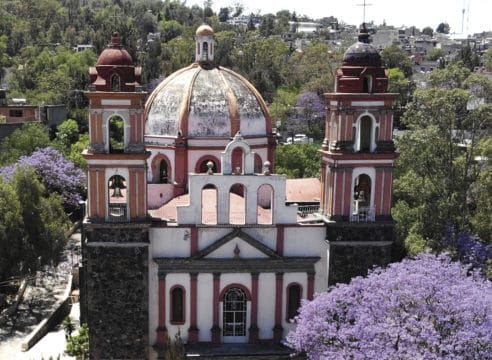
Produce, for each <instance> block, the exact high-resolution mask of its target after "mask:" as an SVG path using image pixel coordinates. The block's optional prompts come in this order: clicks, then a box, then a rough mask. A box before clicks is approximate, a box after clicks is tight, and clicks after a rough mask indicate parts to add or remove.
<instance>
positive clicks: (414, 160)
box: [393, 67, 492, 253]
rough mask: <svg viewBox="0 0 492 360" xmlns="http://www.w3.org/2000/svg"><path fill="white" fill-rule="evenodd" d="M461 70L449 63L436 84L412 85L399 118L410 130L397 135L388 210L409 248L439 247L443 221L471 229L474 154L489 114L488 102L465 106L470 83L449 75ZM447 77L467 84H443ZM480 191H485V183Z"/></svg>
mask: <svg viewBox="0 0 492 360" xmlns="http://www.w3.org/2000/svg"><path fill="white" fill-rule="evenodd" d="M446 71H448V73H444V72H446ZM466 71H467V69H466V70H465V71H464V73H466ZM436 72H437V70H436ZM461 73H462V72H461V71H459V69H455V68H452V67H451V68H450V69H449V68H448V69H445V70H442V73H438V75H439V76H438V79H439V81H437V80H436V79H434V82H432V83H433V84H435V85H437V86H440V88H431V89H427V90H417V91H416V92H415V93H414V101H413V102H412V103H410V104H409V106H408V110H407V111H406V112H405V114H404V117H403V119H402V122H403V123H404V124H405V125H406V126H407V127H408V128H409V129H411V130H412V131H410V132H408V133H406V134H405V135H403V136H401V137H399V138H398V139H397V146H398V148H399V152H400V158H399V159H398V161H397V167H396V180H395V183H394V188H395V198H396V200H397V201H396V205H395V208H394V212H393V213H394V217H395V219H396V220H397V221H398V224H397V232H398V235H399V237H400V239H401V240H404V241H405V243H406V247H407V250H408V251H409V252H410V253H416V252H419V251H422V250H423V249H425V248H433V249H437V250H439V249H442V248H443V247H444V244H443V239H444V237H445V234H446V228H447V226H448V225H453V226H454V227H455V228H456V231H457V232H461V231H470V230H472V231H473V221H472V216H473V213H472V212H471V209H473V206H475V204H473V203H470V202H471V201H472V202H473V201H474V200H473V196H472V195H473V189H476V188H477V180H478V179H479V178H480V176H481V171H482V167H481V165H480V164H479V163H477V162H476V161H475V160H474V158H475V156H476V155H477V153H478V144H479V143H480V142H481V141H482V140H483V139H484V138H487V137H488V136H489V135H488V133H487V131H486V129H489V128H490V125H491V124H490V122H491V118H492V117H491V116H490V109H489V107H488V106H485V107H483V106H480V107H478V108H470V106H469V104H470V100H471V99H473V98H474V93H473V92H472V91H471V89H473V86H472V85H470V84H468V82H467V81H465V80H461V79H458V80H456V79H453V75H452V74H461ZM451 80H452V81H453V82H456V83H460V84H461V85H462V86H463V87H465V85H466V86H468V87H469V88H466V89H464V88H461V89H460V88H453V87H452V86H444V87H443V84H447V83H448V82H449V81H451ZM472 80H473V78H472ZM470 81H471V80H470ZM473 83H474V84H476V83H477V81H476V80H474V81H473ZM442 87H443V88H442ZM487 109H489V110H487ZM483 184H484V186H486V185H485V184H487V182H486V181H484V183H483ZM482 190H483V186H482ZM482 195H483V196H486V197H490V196H491V194H490V188H489V189H488V193H487V194H482ZM477 216H478V217H479V215H477ZM478 217H477V219H478ZM477 221H478V220H477Z"/></svg>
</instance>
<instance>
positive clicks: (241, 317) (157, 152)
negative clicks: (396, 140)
mask: <svg viewBox="0 0 492 360" xmlns="http://www.w3.org/2000/svg"><path fill="white" fill-rule="evenodd" d="M351 49H352V50H351ZM372 50H373V48H372V47H371V46H370V45H369V44H368V43H367V42H364V39H363V38H362V41H359V42H358V43H356V45H354V46H353V47H351V48H350V49H349V51H347V53H346V54H345V57H344V64H343V65H342V67H341V69H339V70H338V73H337V84H336V89H335V93H332V94H326V101H327V109H328V110H327V120H326V136H325V141H324V143H323V145H322V147H321V149H320V153H321V155H322V163H321V164H320V167H321V169H322V171H321V174H322V176H321V181H318V180H316V179H306V180H299V179H297V180H296V181H290V180H287V179H286V177H285V176H283V175H278V174H275V171H274V164H275V146H276V134H275V131H274V129H273V128H272V125H271V124H272V121H271V118H270V115H269V112H268V108H267V106H266V104H265V102H264V101H263V99H262V97H261V95H260V94H259V93H258V91H257V90H256V89H255V88H254V87H253V86H252V85H251V84H250V83H249V82H248V81H247V80H246V79H244V78H243V77H242V76H240V75H239V74H237V73H235V72H233V71H231V70H229V69H226V68H222V67H220V66H217V65H215V64H214V62H213V55H214V51H215V42H214V33H213V30H212V29H211V28H210V27H209V26H207V25H202V26H201V27H199V28H198V30H197V32H196V61H195V62H194V63H193V64H191V65H190V66H189V67H186V68H183V69H181V70H178V71H177V72H176V73H174V74H171V75H169V76H168V77H167V78H166V79H165V80H164V81H163V82H162V83H161V84H160V85H159V86H158V87H157V88H156V89H155V90H154V91H153V92H152V93H151V94H150V95H147V94H146V93H145V92H143V91H142V88H141V86H140V75H141V69H140V68H139V67H136V66H134V65H133V61H132V59H131V56H130V55H129V54H128V52H126V50H125V49H124V48H123V46H122V45H121V39H120V38H119V36H118V34H117V33H115V34H113V37H112V40H111V44H110V45H109V46H108V48H107V49H105V50H104V51H103V52H102V53H101V54H100V56H99V59H98V62H97V64H96V65H95V67H93V68H91V69H90V74H91V89H90V90H89V91H88V92H87V93H86V95H87V97H88V98H89V101H90V111H89V112H90V115H89V130H90V145H89V148H88V149H86V151H85V152H84V157H85V158H86V160H87V164H88V199H87V207H86V217H85V220H84V225H83V231H84V236H83V259H84V260H83V271H82V280H83V281H82V289H81V305H82V308H81V310H82V316H83V318H84V320H85V321H87V322H88V324H89V329H90V346H91V349H90V351H91V357H92V358H94V359H108V358H115V359H122V358H127V359H157V358H161V357H163V354H164V350H165V349H166V346H167V345H168V343H169V341H170V339H173V338H174V337H175V336H176V335H177V334H179V336H180V337H181V338H182V339H183V341H184V342H185V343H186V344H187V345H188V346H189V347H188V349H192V348H193V349H195V352H196V351H198V353H197V354H198V355H199V350H196V349H200V346H202V347H203V346H204V347H207V346H209V347H210V348H214V347H215V348H220V347H221V346H225V345H226V344H231V343H233V344H251V346H252V347H254V346H256V345H258V344H263V345H265V344H266V346H267V347H268V344H270V347H271V348H273V347H275V346H278V348H279V353H278V354H276V355H275V356H277V358H279V357H278V356H285V357H286V358H288V351H286V350H282V349H281V346H280V345H279V344H281V342H282V339H283V338H284V337H285V336H286V334H287V333H288V331H290V330H291V329H293V327H294V326H295V325H294V324H293V323H292V321H291V319H292V318H293V317H295V315H296V312H297V309H298V307H299V306H300V304H301V301H302V300H303V299H307V300H310V299H312V298H313V296H314V294H315V293H317V292H323V291H326V290H327V288H328V286H329V284H332V283H335V282H337V281H348V280H349V278H350V276H352V275H356V274H363V273H364V272H365V271H366V270H367V268H369V267H371V266H372V265H374V264H386V263H388V262H389V261H390V260H391V245H392V228H393V223H392V220H391V214H390V207H391V182H392V171H393V170H392V169H393V162H394V159H395V158H396V154H395V149H394V146H393V145H392V144H393V143H392V140H391V133H392V108H393V104H394V101H395V95H394V94H387V93H386V89H387V76H386V73H385V69H384V68H382V66H381V63H380V59H379V62H378V56H379V55H378V54H377V53H374V51H372ZM364 54H365V55H364ZM313 184H315V185H314V186H313ZM294 198H295V201H296V202H298V203H299V202H305V203H312V202H318V203H319V210H318V211H316V212H314V213H309V214H307V213H305V212H303V209H302V208H301V207H300V206H298V205H297V204H296V203H293V201H289V200H293V199H294ZM360 259H363V261H362V262H361V261H360ZM194 346H195V347H194ZM244 349H247V346H246V347H244ZM245 351H246V352H245V353H244V354H242V355H241V356H243V357H245V356H247V355H248V354H249V355H251V353H248V350H245ZM195 355H196V354H195Z"/></svg>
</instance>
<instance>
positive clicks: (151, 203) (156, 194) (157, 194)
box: [147, 184, 174, 209]
mask: <svg viewBox="0 0 492 360" xmlns="http://www.w3.org/2000/svg"><path fill="white" fill-rule="evenodd" d="M173 197H174V185H173V184H147V207H148V208H150V209H158V208H160V207H161V206H162V205H164V204H166V203H167V202H168V201H169V200H171V199H172V198H173Z"/></svg>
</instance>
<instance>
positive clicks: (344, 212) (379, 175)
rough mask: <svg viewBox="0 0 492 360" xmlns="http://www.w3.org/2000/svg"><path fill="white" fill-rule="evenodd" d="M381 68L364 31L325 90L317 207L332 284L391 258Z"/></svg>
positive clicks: (388, 118)
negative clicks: (324, 225)
mask: <svg viewBox="0 0 492 360" xmlns="http://www.w3.org/2000/svg"><path fill="white" fill-rule="evenodd" d="M387 88H388V76H387V70H386V69H385V68H384V67H383V66H382V64H381V57H380V55H379V52H378V50H377V49H376V48H374V47H373V46H372V45H371V44H370V43H369V35H368V33H367V30H366V29H365V28H363V29H361V33H360V34H359V41H357V42H356V43H355V44H353V45H352V46H350V47H349V48H348V50H347V51H346V53H345V54H344V58H343V63H342V67H341V68H339V69H337V71H336V80H335V92H334V93H328V94H325V99H326V104H327V117H326V127H325V139H324V142H323V145H322V149H321V151H320V152H321V156H322V179H321V180H322V194H321V210H322V212H323V215H324V216H325V218H326V219H327V239H328V241H329V243H330V276H329V282H330V284H333V283H336V282H346V281H348V280H350V278H351V277H353V276H356V275H364V274H365V272H366V271H367V269H368V268H371V267H372V266H374V265H384V264H386V263H388V262H389V261H390V260H391V247H392V244H393V220H392V217H391V201H392V200H391V197H392V181H393V166H394V161H395V159H396V158H397V156H398V155H397V153H396V152H395V146H394V143H393V140H392V133H393V107H394V104H395V101H396V98H397V96H398V94H392V93H388V92H387Z"/></svg>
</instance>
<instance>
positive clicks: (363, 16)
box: [357, 0, 372, 24]
mask: <svg viewBox="0 0 492 360" xmlns="http://www.w3.org/2000/svg"><path fill="white" fill-rule="evenodd" d="M371 5H372V4H366V0H364V2H363V3H362V4H357V6H363V7H364V10H363V12H362V23H363V24H365V23H366V6H371Z"/></svg>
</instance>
